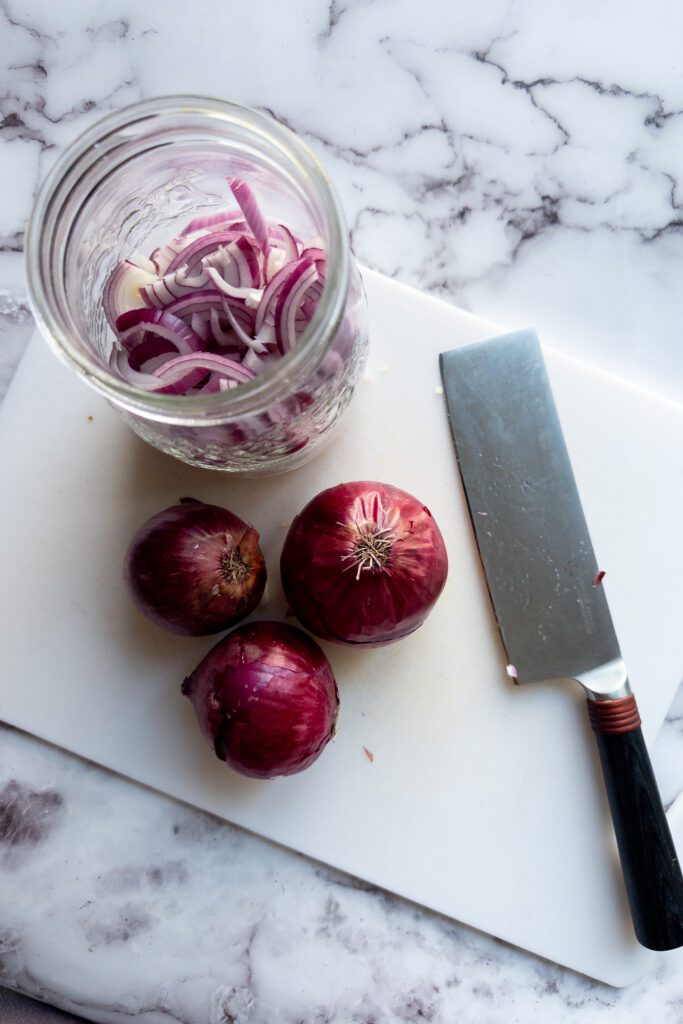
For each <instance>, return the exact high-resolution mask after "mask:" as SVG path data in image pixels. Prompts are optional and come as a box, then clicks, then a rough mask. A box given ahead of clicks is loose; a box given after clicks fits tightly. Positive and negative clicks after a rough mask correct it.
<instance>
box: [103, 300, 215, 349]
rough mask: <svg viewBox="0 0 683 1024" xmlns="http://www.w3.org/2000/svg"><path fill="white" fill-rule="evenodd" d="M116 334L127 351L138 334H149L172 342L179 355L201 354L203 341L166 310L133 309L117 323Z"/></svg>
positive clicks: (124, 314)
mask: <svg viewBox="0 0 683 1024" xmlns="http://www.w3.org/2000/svg"><path fill="white" fill-rule="evenodd" d="M116 332H117V334H118V337H119V341H120V342H121V344H122V345H123V347H124V348H125V349H130V347H131V339H132V338H134V336H135V335H136V334H140V333H141V332H148V333H150V334H155V335H158V336H159V337H160V338H165V339H167V340H168V341H170V342H172V343H173V344H174V345H175V346H176V348H177V349H178V352H179V353H186V352H199V351H200V350H201V347H202V340H201V338H200V337H199V335H197V334H195V332H194V331H193V330H192V328H191V327H188V325H187V324H186V323H185V322H184V321H183V320H181V319H180V317H178V316H174V315H173V313H169V312H167V311H166V310H164V309H131V310H129V311H128V312H127V313H122V314H121V316H120V317H119V318H118V319H117V321H116Z"/></svg>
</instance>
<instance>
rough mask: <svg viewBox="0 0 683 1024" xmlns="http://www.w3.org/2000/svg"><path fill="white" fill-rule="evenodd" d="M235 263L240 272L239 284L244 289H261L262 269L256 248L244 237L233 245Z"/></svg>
mask: <svg viewBox="0 0 683 1024" xmlns="http://www.w3.org/2000/svg"><path fill="white" fill-rule="evenodd" d="M233 248H234V255H235V262H236V263H237V269H238V271H239V282H238V283H239V284H240V285H241V286H242V287H243V288H260V287H261V278H262V274H261V267H260V266H259V262H258V259H257V258H256V253H255V252H254V246H253V244H252V243H251V242H250V241H249V239H248V238H247V237H246V236H245V235H242V236H241V237H240V238H238V239H237V241H236V242H235V243H234V245H233Z"/></svg>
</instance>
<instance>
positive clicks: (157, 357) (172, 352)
mask: <svg viewBox="0 0 683 1024" xmlns="http://www.w3.org/2000/svg"><path fill="white" fill-rule="evenodd" d="M177 355H178V349H177V348H176V345H175V343H174V342H172V341H170V340H169V339H168V338H161V337H159V336H158V335H154V334H149V333H148V332H147V331H145V333H144V334H143V335H142V336H141V338H140V340H139V341H138V343H137V344H136V345H132V347H131V348H130V349H127V359H128V365H129V366H130V368H131V370H137V371H138V372H140V373H151V372H152V370H156V368H157V366H161V365H162V363H165V362H166V361H167V360H168V359H171V358H172V357H173V356H177Z"/></svg>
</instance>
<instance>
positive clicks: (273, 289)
mask: <svg viewBox="0 0 683 1024" xmlns="http://www.w3.org/2000/svg"><path fill="white" fill-rule="evenodd" d="M296 267H297V263H288V264H287V265H286V266H285V267H283V268H282V270H278V272H277V274H275V276H274V277H273V278H271V280H270V281H269V282H268V284H267V285H266V287H265V288H264V289H263V294H262V296H261V301H260V302H259V305H258V309H257V310H256V323H255V325H254V327H255V330H256V333H257V334H259V333H260V331H261V328H262V327H263V325H264V323H271V324H274V323H275V303H276V300H277V297H278V295H279V294H280V289H281V288H282V287H283V285H284V284H285V283H286V282H287V281H288V280H289V278H290V277H291V275H292V274H293V273H294V270H295V269H296Z"/></svg>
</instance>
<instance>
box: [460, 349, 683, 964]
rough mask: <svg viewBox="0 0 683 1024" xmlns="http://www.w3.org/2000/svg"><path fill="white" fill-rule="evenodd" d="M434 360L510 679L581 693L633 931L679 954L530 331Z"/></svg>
mask: <svg viewBox="0 0 683 1024" xmlns="http://www.w3.org/2000/svg"><path fill="white" fill-rule="evenodd" d="M440 363H441V375H442V379H443V386H444V393H445V397H446V407H447V413H448V418H449V422H450V427H451V433H452V436H453V442H454V446H455V452H456V458H457V462H458V467H459V470H460V476H461V480H462V484H463V487H464V491H465V496H466V499H467V505H468V509H469V513H470V518H471V520H472V525H473V528H474V535H475V539H476V543H477V546H478V549H479V554H480V558H481V562H482V566H483V570H484V575H485V578H486V584H487V587H488V590H489V595H490V597H491V602H492V605H493V609H494V613H495V617H496V621H497V624H498V628H499V631H500V635H501V638H502V641H503V646H504V648H505V652H506V656H507V661H508V664H507V673H508V675H509V676H510V677H511V678H512V680H513V682H515V683H517V684H524V683H532V682H542V681H550V680H554V679H576V680H577V681H578V682H580V683H581V684H582V685H583V687H584V690H585V691H586V695H587V699H588V709H589V718H590V722H591V725H592V727H593V730H594V732H595V735H596V739H597V742H598V748H599V753H600V760H601V764H602V768H603V775H604V778H605V785H606V789H607V795H608V799H609V804H610V809H611V812H612V818H613V822H614V828H615V833H616V838H617V845H618V847H619V854H620V857H621V862H622V868H623V872H624V881H625V884H626V891H627V896H628V900H629V905H630V909H631V915H632V918H633V923H634V928H635V932H636V935H637V937H638V940H639V941H640V942H641V943H642V944H643V945H644V946H648V947H649V948H651V949H673V948H677V947H678V946H681V945H683V876H681V870H680V866H679V863H678V859H677V857H676V851H675V848H674V845H673V840H672V839H671V833H670V831H669V827H668V823H667V820H666V816H665V814H664V809H663V807H662V803H661V799H660V797H659V793H658V790H657V785H656V782H655V778H654V774H653V772H652V766H651V764H650V760H649V756H648V753H647V749H646V747H645V742H644V740H643V736H642V732H641V730H640V717H639V715H638V709H637V704H636V700H635V697H634V695H633V693H632V691H631V687H630V684H629V681H628V676H627V672H626V666H625V664H624V661H623V659H622V657H621V651H620V647H619V641H618V639H617V635H616V632H615V630H614V626H613V623H612V617H611V615H610V611H609V606H608V603H607V597H606V594H605V590H604V587H602V586H601V585H600V583H599V576H598V573H599V569H598V563H597V560H596V557H595V553H594V551H593V545H592V543H591V539H590V534H589V532H588V526H587V523H586V519H585V516H584V512H583V508H582V505H581V499H580V496H579V492H578V489H577V486H576V481H575V478H574V473H573V470H572V465H571V461H570V458H569V453H568V451H567V447H566V444H565V441H564V436H563V433H562V427H561V424H560V420H559V417H558V414H557V409H556V406H555V402H554V399H553V395H552V390H551V386H550V381H549V379H548V374H547V371H546V367H545V363H544V360H543V354H542V351H541V347H540V343H539V341H538V337H537V336H536V334H535V332H534V331H531V330H524V331H516V332H513V333H511V334H505V335H501V336H498V337H495V338H490V339H487V340H485V341H481V342H475V343H473V344H470V345H465V346H462V347H460V348H456V349H452V350H451V351H449V352H445V353H442V355H441V357H440ZM603 414H604V411H603Z"/></svg>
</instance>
